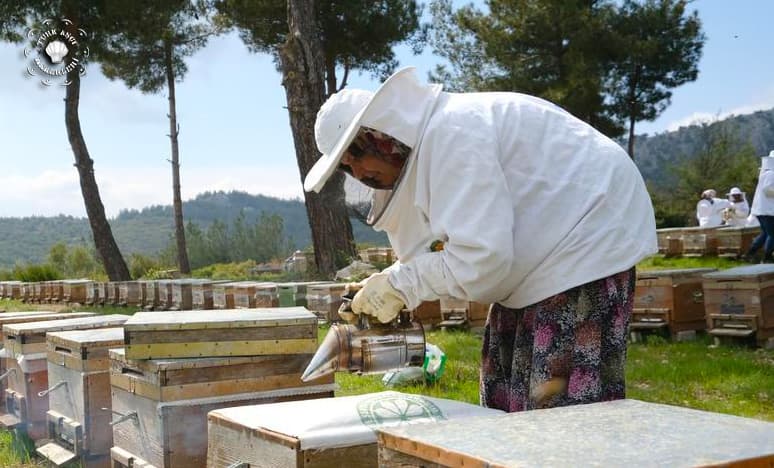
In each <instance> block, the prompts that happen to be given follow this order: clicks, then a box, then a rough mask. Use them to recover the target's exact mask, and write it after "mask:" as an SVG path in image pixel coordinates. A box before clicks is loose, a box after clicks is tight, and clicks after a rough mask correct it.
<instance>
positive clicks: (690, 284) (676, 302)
mask: <svg viewBox="0 0 774 468" xmlns="http://www.w3.org/2000/svg"><path fill="white" fill-rule="evenodd" d="M712 271H714V269H712V268H687V269H677V270H653V271H638V272H637V282H636V286H635V291H634V309H633V311H632V318H631V320H630V322H629V328H630V329H631V330H633V331H642V330H663V331H665V332H666V333H668V334H670V335H672V336H677V334H678V333H680V332H684V331H688V330H704V329H705V328H706V321H705V318H704V290H703V288H702V281H703V279H702V275H704V274H706V273H710V272H712Z"/></svg>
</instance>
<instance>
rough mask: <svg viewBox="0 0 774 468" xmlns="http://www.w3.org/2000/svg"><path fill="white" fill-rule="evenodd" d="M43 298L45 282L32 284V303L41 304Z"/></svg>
mask: <svg viewBox="0 0 774 468" xmlns="http://www.w3.org/2000/svg"><path fill="white" fill-rule="evenodd" d="M42 297H43V282H42V281H36V282H34V283H32V297H31V298H30V301H31V302H35V303H40V302H42V301H41V299H42Z"/></svg>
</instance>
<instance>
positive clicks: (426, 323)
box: [411, 301, 443, 328]
mask: <svg viewBox="0 0 774 468" xmlns="http://www.w3.org/2000/svg"><path fill="white" fill-rule="evenodd" d="M411 318H412V319H414V320H418V321H419V322H420V323H422V326H423V327H427V328H433V327H435V326H437V325H438V324H439V323H441V322H442V321H443V316H442V315H441V301H426V302H423V303H421V304H419V307H417V308H416V309H414V310H412V311H411Z"/></svg>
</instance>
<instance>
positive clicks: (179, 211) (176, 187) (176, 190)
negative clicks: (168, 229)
mask: <svg viewBox="0 0 774 468" xmlns="http://www.w3.org/2000/svg"><path fill="white" fill-rule="evenodd" d="M164 61H165V65H166V69H167V88H168V90H169V139H170V141H171V143H172V160H171V161H170V163H172V210H173V212H174V217H175V241H176V243H177V267H178V269H179V270H180V273H182V274H185V275H187V274H189V273H191V265H190V264H189V263H188V251H187V250H186V246H185V224H184V222H183V200H182V198H181V196H180V148H179V147H178V142H177V136H178V134H179V133H180V129H179V128H178V125H177V112H176V111H175V73H174V71H173V70H172V41H171V40H169V39H167V40H166V41H165V43H164Z"/></svg>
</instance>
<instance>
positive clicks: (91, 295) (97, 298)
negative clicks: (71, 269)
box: [85, 281, 104, 306]
mask: <svg viewBox="0 0 774 468" xmlns="http://www.w3.org/2000/svg"><path fill="white" fill-rule="evenodd" d="M101 291H102V284H101V282H99V281H95V282H93V283H91V284H90V285H89V286H88V287H87V288H86V302H85V304H86V305H94V306H97V305H102V303H103V302H104V298H103V297H101V294H100V293H101Z"/></svg>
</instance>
